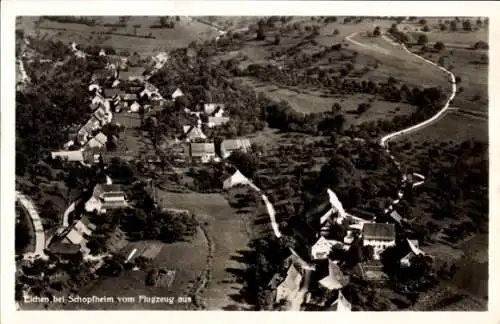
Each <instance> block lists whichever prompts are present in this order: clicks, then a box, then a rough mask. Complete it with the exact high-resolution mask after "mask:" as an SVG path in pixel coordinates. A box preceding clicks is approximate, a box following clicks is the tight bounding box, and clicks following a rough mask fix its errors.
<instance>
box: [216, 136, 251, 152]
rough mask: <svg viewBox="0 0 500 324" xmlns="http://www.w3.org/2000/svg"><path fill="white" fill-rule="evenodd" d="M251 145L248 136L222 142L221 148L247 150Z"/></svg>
mask: <svg viewBox="0 0 500 324" xmlns="http://www.w3.org/2000/svg"><path fill="white" fill-rule="evenodd" d="M251 146H252V144H251V143H250V140H249V139H248V138H238V139H228V140H223V141H222V143H221V149H222V150H226V151H234V150H242V151H244V152H246V151H247V150H248V149H250V147H251Z"/></svg>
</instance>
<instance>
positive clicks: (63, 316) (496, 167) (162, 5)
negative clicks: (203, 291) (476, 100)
mask: <svg viewBox="0 0 500 324" xmlns="http://www.w3.org/2000/svg"><path fill="white" fill-rule="evenodd" d="M106 14H109V15H152V16H156V15H267V16H269V15H298V16H314V15H318V16H320V15H322V16H324V15H328V14H330V15H337V16H342V15H344V16H345V15H349V16H451V17H454V16H489V17H490V31H489V32H490V42H489V44H490V73H489V99H490V107H498V100H497V97H498V96H497V92H498V91H499V90H500V89H498V85H497V84H498V83H497V84H495V82H494V80H493V77H494V75H496V73H498V72H500V66H499V64H498V57H499V55H498V54H499V48H500V47H499V46H498V44H497V43H496V40H500V19H499V18H500V5H499V4H498V3H497V2H485V1H458V2H457V1H453V2H452V1H432V2H430V1H429V2H426V1H422V2H416V1H415V2H413V1H405V2H403V1H376V2H375V1H175V2H174V1H131V0H130V1H96V0H88V1H86V2H85V1H69V0H66V1H64V0H59V1H42V0H39V1H37V0H35V1H32V0H30V1H28V0H26V1H25V0H18V1H5V0H4V1H2V2H1V26H2V29H1V30H2V34H1V44H2V53H1V54H2V55H1V59H2V61H1V62H2V64H1V71H2V82H1V90H2V92H1V102H2V104H1V115H2V117H3V118H1V123H2V124H1V125H2V128H1V135H3V136H1V150H2V151H1V153H2V154H1V163H0V166H1V171H2V173H1V179H2V182H1V202H2V204H1V214H0V215H1V229H2V235H1V247H2V250H1V252H2V253H1V261H2V262H1V266H2V267H1V270H2V275H1V284H0V287H1V301H2V307H1V316H2V318H1V320H0V322H1V323H25V322H36V323H37V324H38V323H58V322H63V321H68V320H69V321H71V322H72V323H89V322H93V321H95V320H97V322H101V321H103V322H104V321H106V320H109V319H111V316H113V319H115V318H116V320H117V321H120V322H122V323H142V322H144V321H145V320H147V321H156V320H158V321H159V322H171V323H173V322H186V323H190V322H192V321H193V322H196V321H205V322H211V321H212V320H213V321H216V322H218V323H221V322H230V321H231V322H234V321H235V320H237V321H239V322H241V323H255V322H256V321H274V322H275V321H279V322H281V321H287V322H291V321H294V322H295V321H296V322H301V323H304V322H311V321H313V320H327V321H344V320H349V321H353V320H354V321H356V322H357V321H364V322H370V323H381V322H387V321H390V322H392V321H393V320H394V321H404V322H407V323H410V322H415V323H419V324H421V323H422V322H423V321H426V320H429V319H431V320H433V321H434V320H435V321H442V322H443V323H444V322H461V321H469V322H470V321H480V323H490V322H493V321H494V322H495V323H498V322H500V313H499V305H500V300H499V298H498V297H499V296H498V292H499V291H500V287H499V284H498V276H497V274H496V273H495V271H494V269H498V267H497V260H498V254H499V253H498V252H500V250H499V247H498V239H497V238H496V237H495V235H494V234H495V232H494V230H493V229H496V228H498V225H499V224H498V223H499V219H498V215H497V214H498V213H497V212H498V211H499V209H498V202H497V201H498V200H497V199H498V194H499V190H500V183H499V177H498V176H496V175H498V174H500V164H499V163H498V162H499V161H498V158H499V155H498V154H499V151H498V149H497V147H498V145H497V142H498V139H499V138H500V134H498V131H497V129H495V126H496V125H495V124H496V123H495V121H498V120H499V119H498V113H497V112H496V110H495V109H490V111H489V125H490V139H491V140H490V215H492V216H491V217H490V265H489V266H490V283H489V287H490V297H489V312H482V313H472V312H469V313H464V312H454V313H443V312H432V313H412V314H411V315H410V316H408V315H409V314H408V313H407V312H394V313H350V314H346V315H342V314H339V313H335V314H332V313H329V312H320V313H311V312H299V313H295V314H290V313H279V312H267V313H251V312H244V313H240V312H238V313H235V312H168V313H165V312H161V311H122V312H115V311H100V312H97V311H77V312H48V311H42V312H35V311H33V312H28V311H25V312H15V311H14V302H13V298H12V297H13V296H14V292H13V289H14V280H13V278H14V272H15V269H14V262H13V255H14V244H13V242H14V239H13V236H14V217H13V215H14V211H13V210H14V208H13V206H14V174H15V172H14V151H15V144H14V139H15V128H14V125H15V124H14V112H15V98H14V95H15V91H14V88H15V82H14V80H15V71H14V69H15V64H14V27H15V16H16V15H37V16H38V15H106ZM493 71H494V72H496V73H494V72H493ZM495 198H496V199H495ZM471 280H474V278H471ZM79 315H82V316H79ZM478 323H479V322H478Z"/></svg>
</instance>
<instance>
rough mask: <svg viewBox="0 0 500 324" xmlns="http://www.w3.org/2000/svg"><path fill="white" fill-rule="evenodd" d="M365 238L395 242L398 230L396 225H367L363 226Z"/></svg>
mask: <svg viewBox="0 0 500 324" xmlns="http://www.w3.org/2000/svg"><path fill="white" fill-rule="evenodd" d="M363 238H364V239H369V240H394V239H395V238H396V228H395V226H394V224H383V223H365V224H364V225H363Z"/></svg>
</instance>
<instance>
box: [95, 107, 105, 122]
mask: <svg viewBox="0 0 500 324" xmlns="http://www.w3.org/2000/svg"><path fill="white" fill-rule="evenodd" d="M106 115H107V114H106V111H105V110H104V109H103V108H102V107H100V108H99V109H97V110H96V111H95V112H94V116H95V117H96V118H97V119H99V120H100V121H104V120H106V119H107V117H106Z"/></svg>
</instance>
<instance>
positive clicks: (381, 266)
mask: <svg viewBox="0 0 500 324" xmlns="http://www.w3.org/2000/svg"><path fill="white" fill-rule="evenodd" d="M261 25H262V24H259V26H261ZM258 28H261V27H258ZM259 30H260V29H257V30H256V34H257V38H258V36H259ZM218 32H219V36H217V38H216V39H213V40H210V41H206V42H205V43H202V44H197V43H196V42H193V43H194V45H193V44H190V45H189V46H188V47H181V48H177V49H173V50H172V51H171V52H167V51H166V50H155V51H154V53H153V54H148V55H144V54H142V53H141V54H138V53H133V54H131V53H128V55H124V54H123V53H117V52H114V51H113V53H112V54H111V53H110V51H108V50H107V49H106V48H104V47H102V48H100V47H99V46H96V47H95V48H90V49H92V53H91V51H90V50H89V47H87V48H85V47H84V46H79V45H78V44H76V43H75V42H71V43H70V45H69V51H70V56H71V58H70V59H68V58H64V60H62V59H63V58H61V60H62V61H58V60H57V59H54V58H53V57H52V59H53V61H50V62H48V64H47V65H50V64H52V63H53V62H54V61H57V62H58V63H55V64H54V66H57V65H58V64H61V65H64V64H67V62H68V61H69V62H70V63H71V64H73V65H74V66H77V65H78V62H84V63H82V67H85V69H87V70H91V71H90V72H91V73H90V74H86V77H85V78H82V80H85V81H84V82H83V83H84V84H85V87H84V93H85V98H84V100H82V101H81V102H83V101H85V102H86V103H88V106H86V107H79V108H81V111H82V112H84V113H82V116H81V117H82V118H81V119H79V121H78V122H77V123H74V124H71V123H65V124H69V126H65V129H64V130H62V129H61V133H64V141H63V140H61V138H62V136H61V137H54V138H56V139H57V140H56V141H52V143H56V145H53V144H52V145H51V146H50V147H51V148H50V149H49V150H45V151H43V150H41V152H40V153H39V156H40V157H39V161H40V162H37V165H36V167H34V168H33V169H34V170H33V171H32V170H31V169H30V168H27V169H28V170H29V172H26V176H24V177H23V178H22V179H20V180H19V183H20V185H19V187H16V189H17V191H16V208H19V209H22V210H23V211H24V212H25V213H26V215H25V216H26V219H28V220H29V221H30V222H31V225H32V228H33V237H32V238H31V240H32V242H31V245H33V246H34V247H33V248H32V250H31V251H29V252H22V253H19V254H18V255H17V258H16V261H17V262H18V269H17V272H16V281H17V279H18V278H22V279H20V281H19V282H16V290H19V291H16V294H18V295H17V296H18V297H16V298H17V300H18V301H20V300H22V299H23V298H25V299H26V298H31V296H34V295H54V294H55V295H56V296H59V295H60V294H63V295H64V294H68V293H69V294H75V293H82V294H85V293H89V294H90V295H92V294H95V292H96V291H97V292H98V293H99V294H101V293H102V294H106V293H108V294H109V293H115V292H116V291H115V290H114V287H113V286H115V285H119V286H120V287H119V289H121V290H119V291H120V292H121V293H122V292H130V291H137V294H138V295H139V294H140V295H141V296H147V295H150V294H152V293H158V294H166V293H175V294H181V293H182V294H184V295H185V296H187V297H186V298H187V299H186V300H188V299H189V301H190V303H186V304H185V305H170V306H172V307H173V308H172V309H190V310H193V309H225V310H226V309H227V310H281V311H300V310H306V311H318V310H320V311H338V312H351V311H360V310H398V309H407V308H409V307H411V305H414V304H417V299H418V298H419V294H421V296H424V295H425V293H426V292H428V291H429V290H431V289H434V288H435V287H438V286H439V287H440V288H442V286H440V285H441V282H446V284H444V285H443V286H444V287H445V290H446V289H449V286H448V283H447V282H448V281H447V280H449V279H450V278H451V277H452V276H453V274H454V273H455V272H456V269H457V268H456V267H455V263H453V262H451V261H450V262H448V261H447V259H446V253H449V250H445V252H444V253H443V252H442V251H439V249H440V248H442V247H441V246H440V245H439V244H442V245H446V248H448V249H450V250H451V249H458V248H459V247H458V244H455V245H453V244H450V243H448V242H445V241H446V240H450V237H452V236H453V235H451V234H448V233H453V232H452V231H450V232H447V230H448V229H446V230H445V231H444V233H446V234H443V233H441V232H439V231H438V230H437V229H436V228H433V227H429V226H427V225H428V224H432V225H434V227H436V226H437V225H436V224H438V222H436V223H431V222H430V221H427V220H426V219H425V218H423V217H420V213H424V211H422V210H424V209H428V210H425V212H429V213H430V212H431V211H430V210H431V209H432V208H430V207H429V208H427V205H425V207H424V206H422V203H421V202H422V200H423V199H424V198H422V197H423V196H425V194H422V192H424V191H425V190H427V191H431V190H438V189H439V185H436V184H435V182H436V181H438V180H440V181H443V182H444V180H442V179H441V178H439V177H445V176H443V175H442V174H441V173H439V174H438V176H437V175H436V174H437V173H438V171H435V172H434V173H433V171H432V170H429V169H430V167H429V169H427V170H425V168H418V167H413V166H412V167H409V163H408V162H407V161H404V162H403V160H402V155H401V152H399V151H400V149H401V147H400V146H397V145H396V144H395V143H396V142H397V141H395V140H393V138H396V137H399V136H400V135H404V134H408V133H410V132H413V131H419V130H420V129H423V128H425V127H426V126H427V125H428V124H430V123H431V122H433V121H434V120H436V119H438V118H441V117H440V116H441V115H442V114H444V112H446V111H447V110H448V108H449V106H450V104H451V102H452V100H453V99H454V96H455V93H456V91H457V86H456V80H455V75H454V74H453V73H452V72H450V71H449V70H448V69H446V68H445V67H443V66H440V65H438V64H436V63H434V62H432V61H430V60H427V59H426V58H424V57H422V56H419V55H417V54H412V53H410V52H409V51H408V49H407V48H406V47H405V45H404V44H397V46H401V49H402V50H406V51H408V53H410V55H414V56H416V58H415V59H416V60H423V61H425V62H426V63H423V64H424V66H426V67H429V66H431V65H433V66H434V67H438V68H439V69H441V71H442V72H444V74H445V76H446V78H448V79H449V80H448V81H447V82H448V83H447V86H450V88H451V94H450V93H449V92H446V91H443V93H442V96H441V97H442V98H441V97H440V98H439V100H438V99H436V102H432V104H435V107H434V106H433V107H432V109H434V110H431V109H430V108H429V111H428V112H426V114H428V115H424V114H422V115H418V118H420V119H418V118H416V117H415V118H414V119H412V120H410V119H408V121H406V120H405V121H404V122H403V121H402V119H401V120H400V119H397V118H396V119H397V120H398V121H401V123H398V124H397V125H392V126H390V125H389V126H387V125H385V124H384V125H382V126H381V127H379V128H380V129H377V130H376V131H373V129H371V128H370V127H371V126H372V125H371V124H369V125H368V126H367V128H366V129H369V130H370V129H371V131H369V132H364V131H363V130H362V131H360V130H359V129H362V127H361V126H360V127H359V129H357V128H356V127H351V128H350V129H344V128H343V126H342V124H344V122H345V120H344V119H342V118H344V117H342V116H343V115H342V114H343V113H344V115H346V116H348V115H349V114H355V113H354V112H352V111H351V112H345V111H343V112H341V110H342V109H343V108H342V107H340V105H339V104H338V103H337V100H336V99H335V100H330V101H329V103H328V105H331V106H332V107H331V108H329V110H328V111H324V112H319V113H311V114H309V113H308V114H306V113H303V112H300V111H298V112H297V111H293V109H292V108H291V106H290V105H289V104H288V103H286V100H281V101H279V100H275V99H274V98H273V99H269V98H268V97H266V96H265V95H262V93H261V92H257V91H255V92H254V91H253V90H249V89H250V87H247V86H248V85H247V84H246V83H245V82H247V79H245V78H248V75H245V74H244V73H249V72H248V71H250V70H252V69H250V68H249V67H246V70H245V69H243V68H241V67H234V66H233V65H235V66H236V65H237V64H236V63H235V62H236V60H235V59H230V60H227V61H225V60H222V61H219V58H218V57H217V55H222V54H223V53H224V51H225V50H227V48H225V47H224V46H227V47H228V48H231V46H237V45H235V44H239V43H238V42H240V40H239V39H240V38H238V37H243V36H241V35H240V36H238V35H236V36H233V35H232V34H229V36H228V35H226V33H224V32H223V31H221V30H218ZM245 32H247V33H249V32H248V31H245ZM352 35H354V34H352ZM384 36H385V35H384ZM349 37H351V36H348V37H346V38H345V40H344V42H351V43H352V44H356V43H355V42H354V41H352V40H351V39H349ZM353 37H354V36H353ZM276 39H279V38H278V37H276ZM391 39H392V38H391ZM391 39H389V41H390V40H391ZM24 41H25V42H27V40H26V39H25V40H24ZM231 42H234V44H232V43H231ZM226 43H227V44H226ZM395 43H397V42H395ZM60 44H63V43H62V42H60ZM222 44H224V45H222ZM360 44H361V43H360ZM64 45H65V46H67V43H64ZM277 45H279V40H275V41H274V43H273V46H277ZM335 46H337V45H335ZM339 46H340V48H343V47H342V46H344V47H346V48H347V45H346V44H344V45H339ZM359 46H361V45H359ZM392 46H396V45H392ZM96 48H97V51H95V49H96ZM99 48H100V50H99ZM66 50H67V48H66ZM337 50H338V49H337ZM349 50H350V49H349ZM332 51H334V50H333V49H332ZM356 54H357V52H356ZM355 56H356V55H353V57H355ZM22 57H23V59H18V60H17V69H18V73H19V76H18V84H17V89H18V91H20V92H21V91H25V89H27V88H28V89H29V86H28V85H29V84H30V82H31V81H30V77H29V76H28V75H27V73H26V71H25V69H29V68H31V65H28V64H26V67H25V66H24V64H25V63H26V62H28V59H29V57H28V58H26V57H25V55H24V54H23V55H22ZM207 57H209V58H210V59H207ZM205 59H206V60H207V62H210V64H208V63H207V64H206V66H205V64H204V63H203V62H204V60H205ZM23 61H24V62H25V63H23ZM75 62H76V63H75ZM103 62H104V64H103ZM46 63H47V62H46ZM37 64H39V63H37ZM217 64H219V65H217ZM273 64H274V63H273ZM273 64H271V65H273ZM94 66H97V68H91V67H94ZM219 67H220V68H219ZM434 67H433V68H434ZM78 68H79V67H77V68H75V70H78ZM80 68H81V67H80ZM82 69H83V68H82ZM226 69H227V70H226ZM219 70H220V71H219ZM279 70H281V68H280V69H279ZM56 71H57V70H56ZM243 71H245V72H243ZM89 75H91V78H90V80H89V79H88V76H89ZM193 80H194V81H193ZM242 80H243V81H242ZM80 81H81V80H80ZM87 81H88V82H87ZM398 82H399V81H398ZM388 83H390V82H388ZM78 88H79V89H80V88H81V87H78ZM37 90H39V89H37ZM417 90H418V89H417ZM419 91H420V90H419ZM270 92H273V91H270ZM416 92H417V93H424V91H422V92H418V91H416ZM422 96H424V95H422ZM80 97H83V96H80ZM438 97H439V96H438ZM429 100H431V99H429ZM342 102H343V101H342ZM387 102H389V100H388V101H387ZM74 106H79V105H74ZM253 108H255V109H254V110H252V109H253ZM58 109H59V108H58ZM245 109H248V111H249V112H248V113H247V111H246V110H245ZM451 109H452V108H451ZM26 110H28V109H26ZM431 112H432V114H431ZM356 114H358V115H361V113H359V112H356ZM29 116H31V115H29ZM87 116H89V117H87ZM341 117H342V118H341ZM348 117H349V116H348ZM358 117H359V116H358ZM413 117H414V116H413V115H412V118H413ZM424 117H425V118H424ZM349 118H350V117H349ZM82 120H84V121H83V122H82ZM410 121H411V122H410ZM384 122H385V121H384ZM337 123H338V125H337ZM54 124H55V125H57V123H54ZM54 124H52V125H54ZM380 124H382V122H380ZM332 125H333V126H332ZM378 126H379V125H378V124H377V127H378ZM399 126H401V127H399ZM301 128H302V129H301ZM67 129H69V131H68V130H67ZM54 132H58V130H57V129H54ZM66 134H69V136H68V137H67V138H66ZM54 138H52V137H51V138H50V139H51V140H53V139H54ZM59 142H60V144H57V143H59ZM426 143H427V142H426ZM24 145H25V147H24V149H25V150H26V147H28V148H29V146H28V144H24ZM426 145H427V144H426ZM436 145H438V144H436ZM440 145H441V146H443V147H444V145H443V144H440ZM474 145H475V144H474ZM412 149H413V148H411V146H409V151H412ZM473 149H474V148H473V145H472V144H471V146H470V147H469V149H468V152H469V153H471V152H472V151H473ZM405 150H406V149H405ZM443 150H444V149H443ZM450 150H451V149H450ZM450 150H449V151H446V153H442V155H441V156H442V157H444V156H445V154H449V155H450V154H452V153H450V152H451V151H450ZM47 152H48V153H47ZM410 153H411V152H410ZM410 153H408V152H405V153H404V154H410ZM431 153H432V152H431V151H429V155H431ZM469 153H467V154H469ZM453 154H455V153H453ZM474 154H476V153H474ZM309 155H310V156H309ZM437 155H439V154H437V153H436V156H437ZM449 155H447V156H446V157H448V156H449ZM406 157H408V156H406ZM27 160H28V159H27ZM403 163H404V165H403ZM457 163H458V162H457ZM40 165H41V166H40ZM421 165H422V163H421ZM452 165H453V164H452ZM39 169H42V171H43V170H46V169H48V170H50V172H52V173H53V174H54V175H52V174H51V176H50V177H51V178H52V179H53V180H51V181H52V182H60V183H63V184H64V185H61V187H62V188H63V189H61V191H64V193H65V195H64V198H65V200H64V201H63V202H62V203H61V202H59V205H62V206H64V208H65V209H64V210H62V212H61V210H59V212H57V210H55V209H52V210H51V209H50V208H48V207H46V205H47V203H46V200H45V199H46V198H44V199H40V196H43V195H46V196H47V197H49V198H48V199H49V200H50V199H51V198H52V197H53V196H51V195H48V194H47V193H46V191H48V190H46V191H44V192H43V193H42V194H39V195H38V197H37V195H35V194H33V191H36V188H35V189H33V186H36V185H37V183H38V184H39V183H40V182H43V180H40V179H42V178H43V176H39V174H42V173H43V172H39ZM31 173H33V174H35V175H31ZM46 173H49V172H48V171H47V172H46ZM443 174H444V173H443ZM50 177H49V176H47V178H50ZM20 178H21V177H20ZM436 178H439V179H438V180H436ZM429 182H431V184H429ZM27 183H28V184H29V185H27ZM17 185H18V183H17V182H16V186H17ZM450 186H451V185H450ZM30 188H31V190H28V189H30ZM421 188H424V189H421ZM436 188H437V189H436ZM332 189H333V190H332ZM44 190H45V189H44ZM54 191H55V190H54ZM73 191H74V192H76V193H74V192H73ZM66 193H67V195H66ZM453 195H455V191H454V192H453ZM457 195H458V193H457ZM30 196H31V197H30ZM425 197H426V198H425V199H427V200H430V201H432V199H431V198H429V196H425ZM37 199H40V200H37ZM416 199H420V200H419V202H420V207H419V206H416V205H417V203H416V202H415V201H414V200H416ZM450 199H451V198H450ZM455 207H456V206H455ZM419 208H421V209H419ZM451 208H452V207H450V210H451ZM47 210H48V212H47ZM52 211H54V214H57V215H54V217H53V218H54V219H53V220H52V221H51V222H48V221H47V218H49V217H48V216H47V214H51V212H52ZM432 213H433V215H434V214H442V212H441V209H439V208H437V207H434V209H432ZM447 215H449V217H450V218H454V217H455V215H453V212H451V211H450V212H449V214H447ZM438 217H440V216H439V215H438V216H435V217H434V218H435V219H439V218H438ZM444 217H448V216H444ZM419 218H420V219H419ZM233 222H234V223H233ZM226 224H227V225H226ZM439 224H442V223H439ZM443 224H444V222H443ZM226 226H227V227H226ZM443 226H445V225H443ZM464 226H465V225H464ZM467 226H469V225H467ZM428 227H429V228H428ZM437 227H438V226H437ZM469 227H471V229H470V232H471V233H474V229H473V228H472V225H470V226H469ZM457 231H458V229H457ZM438 232H439V233H438ZM465 232H467V231H465ZM435 233H437V234H436V235H433V234H435ZM473 236H474V234H472V235H470V236H466V234H464V237H465V239H469V238H470V237H473ZM464 237H462V238H464ZM233 241H234V246H233ZM443 242H445V243H443ZM436 246H438V248H436ZM186 251H188V252H186ZM443 254H444V255H445V256H444V257H443ZM180 256H182V259H186V260H188V259H193V260H195V261H191V260H190V261H189V262H187V261H186V260H179V264H176V260H175V258H179V257H180ZM59 267H61V269H63V268H64V269H63V270H61V271H59ZM68 269H69V270H68ZM68 274H69V275H68ZM57 276H61V277H63V276H66V277H69V278H70V280H67V282H70V283H69V284H67V285H66V286H65V284H66V283H67V282H65V281H64V280H62V279H61V280H59V279H57V278H56V277H57ZM47 278H48V279H47ZM52 278H56V279H57V280H54V281H56V285H52V284H49V285H47V288H44V284H45V283H47V282H52ZM80 278H81V280H80ZM53 286H58V288H54V287H53ZM122 286H123V287H122ZM61 287H63V288H61ZM80 289H81V290H80ZM452 289H455V288H452ZM445 293H446V291H445V292H444V294H445ZM454 293H456V291H455V292H454ZM460 293H461V292H460ZM90 295H89V296H90ZM184 295H182V296H184ZM179 296H180V295H179ZM379 296H382V297H380V298H379ZM464 296H465V295H464ZM443 298H444V297H443ZM418 300H419V301H420V299H418ZM367 305H368V306H367ZM17 306H18V308H22V307H23V305H20V304H18V305H17ZM50 307H51V306H49V305H45V308H46V309H48V308H50ZM61 307H63V306H61ZM73 307H76V306H73ZM89 307H90V306H89ZM96 307H97V306H96ZM98 307H103V308H105V307H106V306H102V305H99V306H98ZM155 307H160V306H159V305H157V306H155ZM169 309H170V308H169Z"/></svg>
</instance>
